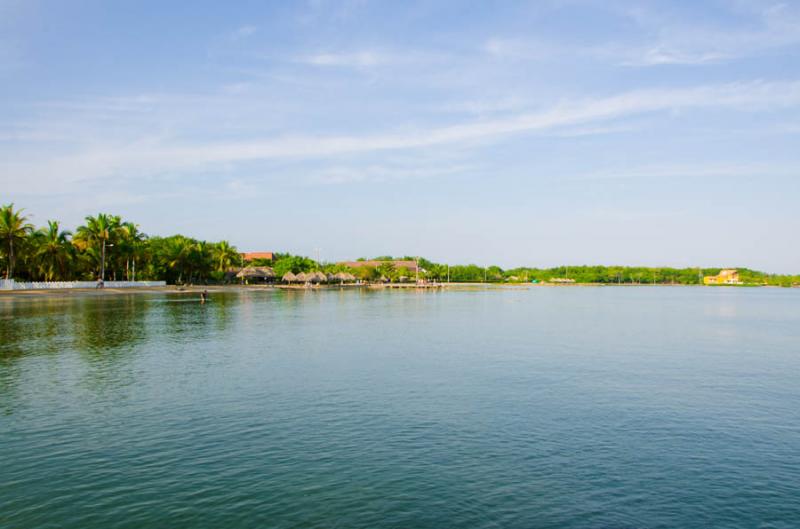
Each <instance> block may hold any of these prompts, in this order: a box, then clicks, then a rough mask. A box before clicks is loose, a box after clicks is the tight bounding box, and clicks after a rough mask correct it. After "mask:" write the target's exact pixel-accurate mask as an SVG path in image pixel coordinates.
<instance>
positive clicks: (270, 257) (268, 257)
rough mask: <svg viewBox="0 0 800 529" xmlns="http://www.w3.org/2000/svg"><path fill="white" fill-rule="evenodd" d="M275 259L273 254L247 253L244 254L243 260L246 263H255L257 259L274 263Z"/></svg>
mask: <svg viewBox="0 0 800 529" xmlns="http://www.w3.org/2000/svg"><path fill="white" fill-rule="evenodd" d="M274 258H275V254H274V253H272V252H246V253H243V254H242V259H244V260H245V261H254V260H256V259H264V260H266V261H272V260H273V259H274Z"/></svg>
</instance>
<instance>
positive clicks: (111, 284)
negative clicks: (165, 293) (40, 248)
mask: <svg viewBox="0 0 800 529" xmlns="http://www.w3.org/2000/svg"><path fill="white" fill-rule="evenodd" d="M166 284H167V283H166V281H106V282H105V287H106V288H134V287H163V286H166ZM95 287H97V281H47V282H45V281H28V282H20V281H14V280H13V279H8V280H6V279H0V290H48V289H55V288H95Z"/></svg>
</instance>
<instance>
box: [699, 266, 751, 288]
mask: <svg viewBox="0 0 800 529" xmlns="http://www.w3.org/2000/svg"><path fill="white" fill-rule="evenodd" d="M703 284H706V285H741V284H742V282H741V281H739V271H738V270H733V269H728V270H720V271H719V274H718V275H715V276H705V277H704V278H703Z"/></svg>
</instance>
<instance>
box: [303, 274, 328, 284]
mask: <svg viewBox="0 0 800 529" xmlns="http://www.w3.org/2000/svg"><path fill="white" fill-rule="evenodd" d="M327 280H328V278H327V277H326V276H325V274H323V273H322V272H309V273H307V274H306V281H310V282H312V283H324V282H325V281H327Z"/></svg>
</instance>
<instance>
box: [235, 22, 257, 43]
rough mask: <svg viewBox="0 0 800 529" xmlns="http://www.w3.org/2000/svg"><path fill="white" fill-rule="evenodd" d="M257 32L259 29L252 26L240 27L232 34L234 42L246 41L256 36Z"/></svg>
mask: <svg viewBox="0 0 800 529" xmlns="http://www.w3.org/2000/svg"><path fill="white" fill-rule="evenodd" d="M257 31H258V28H257V27H256V26H251V25H244V26H240V27H238V28H236V29H235V30H234V31H233V32H232V33H231V38H232V39H233V40H242V39H246V38H248V37H251V36H253V35H255V33H256V32H257Z"/></svg>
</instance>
